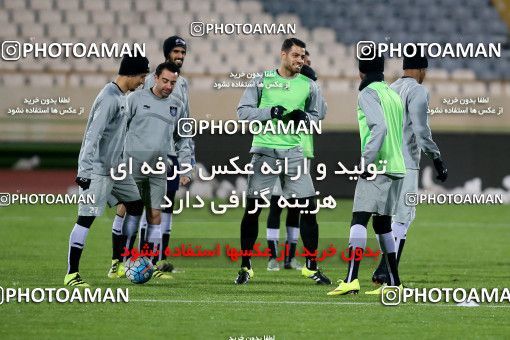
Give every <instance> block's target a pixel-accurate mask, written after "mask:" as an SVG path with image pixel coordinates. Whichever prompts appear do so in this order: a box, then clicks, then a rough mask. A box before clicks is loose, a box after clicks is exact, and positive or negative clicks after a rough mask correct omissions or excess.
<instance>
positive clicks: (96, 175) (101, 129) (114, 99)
mask: <svg viewBox="0 0 510 340" xmlns="http://www.w3.org/2000/svg"><path fill="white" fill-rule="evenodd" d="M147 73H149V60H148V59H147V58H145V57H141V56H133V57H132V56H125V57H124V58H123V59H122V61H121V63H120V67H119V72H118V76H117V78H116V79H115V81H113V82H111V83H108V84H106V86H105V87H104V88H103V89H102V90H101V92H99V94H98V95H97V97H96V100H95V101H94V104H93V105H92V108H91V110H90V114H89V119H88V122H87V127H86V129H85V133H84V136H83V142H82V145H81V149H80V155H79V158H78V176H77V177H76V183H77V184H78V186H79V187H80V189H79V190H80V195H83V196H85V197H86V196H88V195H92V196H93V197H94V202H92V203H89V204H82V203H80V205H79V207H78V220H77V221H76V223H75V225H74V227H73V230H72V231H71V236H70V237H69V251H68V268H67V275H66V276H65V278H64V285H67V286H75V287H88V286H89V285H88V284H87V283H86V282H85V281H84V280H83V279H82V278H81V276H80V274H79V270H78V267H79V264H80V258H81V253H82V251H83V248H84V247H85V241H86V238H87V235H88V232H89V229H90V227H91V225H92V222H93V221H94V219H95V218H96V216H101V215H102V213H103V210H104V207H105V204H106V200H107V195H108V194H110V193H111V194H112V195H113V196H114V197H115V198H116V199H117V200H118V201H119V202H122V203H124V204H125V206H126V214H127V215H126V221H133V220H134V221H139V220H140V217H141V215H142V211H143V203H142V200H141V198H140V194H139V192H138V187H137V186H136V183H135V181H134V180H133V178H132V177H131V175H129V176H127V177H125V179H123V180H119V181H117V180H115V181H114V180H113V179H112V177H110V169H112V168H114V169H116V168H117V166H118V164H119V163H120V162H121V161H122V150H123V146H124V140H125V136H126V125H127V116H126V112H127V108H126V106H127V105H126V92H128V91H134V90H135V89H136V88H137V87H139V86H140V85H141V84H143V82H144V80H145V76H146V75H147ZM136 223H137V222H136ZM120 230H122V225H121V226H120ZM121 237H122V236H121V235H120V232H119V235H118V238H117V239H114V246H117V247H121V246H123V245H124V244H121V242H120V241H121ZM115 240H117V243H115ZM120 249H122V248H120ZM117 262H118V261H117ZM115 274H117V268H116V271H115Z"/></svg>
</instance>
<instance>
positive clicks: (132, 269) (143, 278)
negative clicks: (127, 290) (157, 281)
mask: <svg viewBox="0 0 510 340" xmlns="http://www.w3.org/2000/svg"><path fill="white" fill-rule="evenodd" d="M152 273H154V266H153V265H152V262H151V261H150V260H149V259H148V258H146V257H139V258H137V259H136V260H132V259H129V260H127V261H126V277H127V278H128V279H129V280H130V281H131V282H133V283H139V284H141V283H145V282H147V281H149V280H150V279H151V277H152Z"/></svg>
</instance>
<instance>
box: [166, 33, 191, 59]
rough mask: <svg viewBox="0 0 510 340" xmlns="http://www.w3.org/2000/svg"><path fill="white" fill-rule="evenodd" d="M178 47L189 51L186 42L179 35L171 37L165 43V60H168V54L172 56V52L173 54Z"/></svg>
mask: <svg viewBox="0 0 510 340" xmlns="http://www.w3.org/2000/svg"><path fill="white" fill-rule="evenodd" d="M177 46H180V47H183V48H184V50H186V49H187V45H186V41H184V39H183V38H181V37H179V36H177V35H174V36H171V37H170V38H167V39H166V40H165V42H164V43H163V54H164V55H165V59H166V58H168V54H170V52H172V50H173V49H174V48H175V47H177Z"/></svg>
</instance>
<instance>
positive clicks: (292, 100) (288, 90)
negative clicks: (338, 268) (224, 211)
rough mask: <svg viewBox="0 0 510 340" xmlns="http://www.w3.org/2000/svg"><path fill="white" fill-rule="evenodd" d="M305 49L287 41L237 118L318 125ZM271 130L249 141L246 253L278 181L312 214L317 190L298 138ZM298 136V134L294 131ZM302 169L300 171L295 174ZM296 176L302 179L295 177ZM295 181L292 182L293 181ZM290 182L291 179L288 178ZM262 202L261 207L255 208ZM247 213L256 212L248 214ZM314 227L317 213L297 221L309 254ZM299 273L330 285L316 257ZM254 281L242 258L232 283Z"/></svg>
mask: <svg viewBox="0 0 510 340" xmlns="http://www.w3.org/2000/svg"><path fill="white" fill-rule="evenodd" d="M305 48H306V45H305V43H304V42H302V41H301V40H299V39H296V38H289V39H286V40H285V41H284V43H283V45H282V49H281V52H280V58H281V63H280V67H279V68H278V69H277V70H271V71H266V72H264V75H263V76H262V77H260V76H259V77H256V78H255V79H254V80H253V82H252V84H250V85H251V86H250V87H248V88H247V89H246V91H245V92H244V94H243V96H242V98H241V100H240V102H239V106H238V108H237V114H238V116H239V119H241V120H248V121H259V122H262V124H263V125H266V126H267V124H273V126H277V125H278V124H280V126H281V124H282V123H283V124H294V126H295V127H296V126H299V125H302V124H305V125H309V124H310V122H311V121H313V122H318V121H319V120H321V119H323V118H324V114H325V112H322V110H321V100H320V99H319V98H320V93H319V88H318V86H317V84H316V83H315V82H314V81H313V80H311V79H309V78H308V77H306V76H304V75H302V74H300V71H301V68H302V66H303V63H304V57H305ZM279 130H280V129H277V131H274V132H273V131H270V132H268V133H259V134H256V135H254V136H253V142H252V147H251V149H250V153H251V154H252V155H253V157H252V160H251V164H252V165H253V172H254V173H253V174H252V175H250V176H248V193H247V197H248V199H247V204H246V210H245V212H244V216H243V219H242V222H241V249H242V250H243V252H245V254H247V253H248V252H250V251H251V250H253V246H254V244H255V241H256V239H257V236H258V228H259V227H258V222H259V221H258V220H259V215H260V212H261V209H260V204H263V203H264V199H262V198H261V196H262V197H266V193H267V195H268V196H270V195H271V191H272V190H273V187H274V185H275V182H276V180H277V179H278V178H279V179H280V181H281V184H282V191H283V195H284V196H285V198H287V199H292V200H296V199H297V201H298V203H300V204H306V206H307V207H306V208H305V209H304V210H307V211H313V210H314V209H315V200H314V196H315V188H314V186H313V182H312V177H311V176H310V173H309V172H308V173H303V171H302V170H303V168H304V166H303V165H304V162H305V158H304V154H303V146H302V139H303V134H302V133H289V132H288V131H279ZM294 132H298V131H294ZM285 161H286V162H287V164H288V166H287V171H286V173H280V174H273V173H267V171H266V174H264V173H263V171H262V170H263V169H264V167H265V166H269V167H270V168H271V169H276V168H278V166H279V165H280V166H282V167H283V164H284V162H285ZM299 168H301V170H300V169H299ZM298 171H301V172H300V174H301V175H300V176H297V175H298ZM293 177H294V178H293ZM291 178H293V179H291ZM259 202H260V204H259ZM250 211H252V212H254V213H249V212H250ZM318 228H319V226H318V224H317V218H316V216H315V214H302V215H301V221H300V231H301V238H302V240H303V245H304V246H305V247H306V248H307V249H308V250H309V251H310V252H311V253H313V252H315V250H317V246H318V235H319V231H318ZM301 273H302V274H303V275H304V276H306V277H308V278H310V279H312V280H314V281H315V282H317V283H319V284H331V281H330V280H329V279H328V278H327V277H326V276H324V274H322V273H321V272H320V271H319V270H318V268H317V261H316V259H315V257H313V256H308V257H306V266H305V267H303V268H302V270H301ZM252 277H253V269H252V267H251V256H247V255H245V256H243V257H242V263H241V270H240V271H239V273H238V277H237V279H236V280H235V283H236V284H245V283H248V281H249V280H250V279H251V278H252Z"/></svg>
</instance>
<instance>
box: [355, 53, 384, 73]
mask: <svg viewBox="0 0 510 340" xmlns="http://www.w3.org/2000/svg"><path fill="white" fill-rule="evenodd" d="M359 71H360V72H361V73H365V74H367V73H383V72H384V56H380V57H379V56H377V55H376V56H375V57H374V59H371V60H359Z"/></svg>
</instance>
